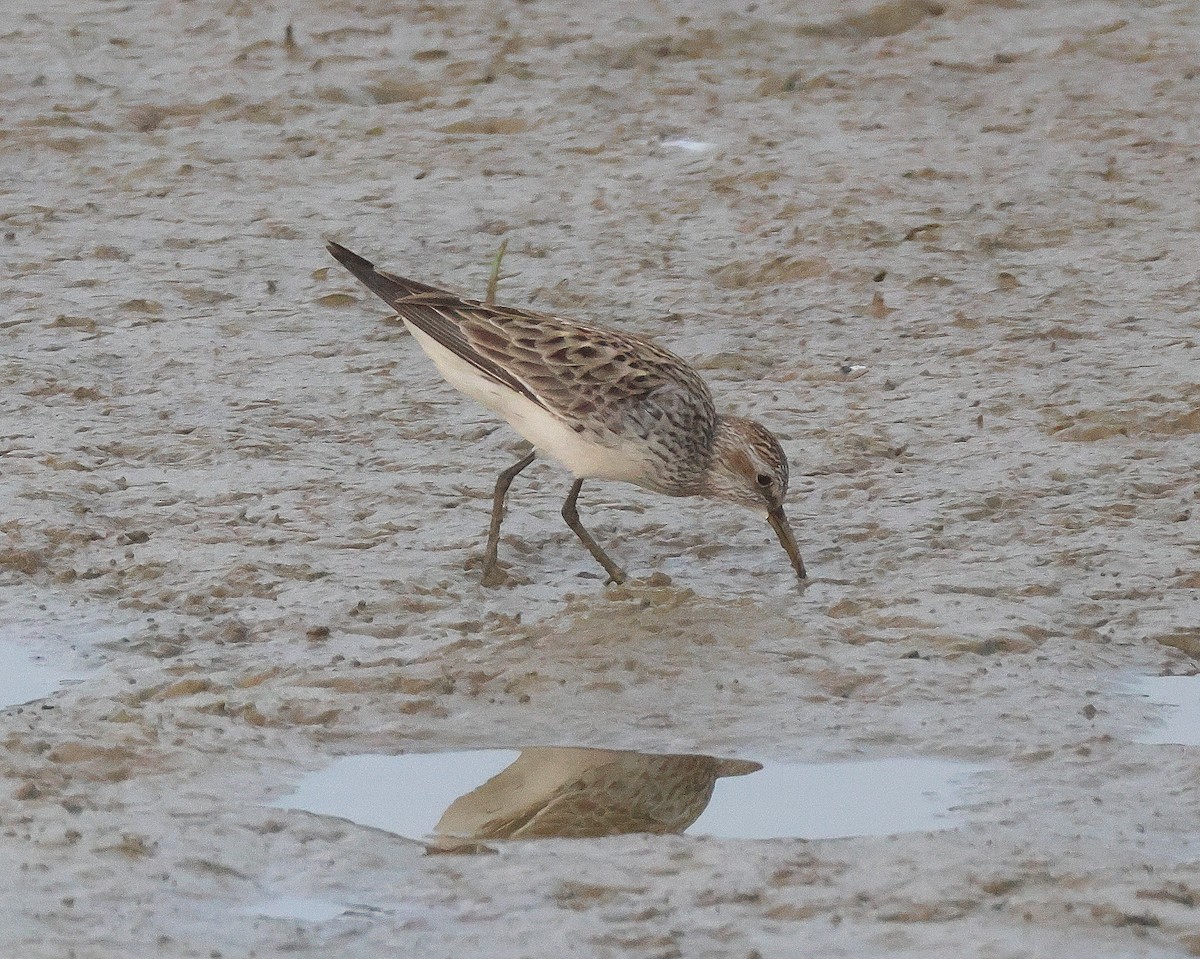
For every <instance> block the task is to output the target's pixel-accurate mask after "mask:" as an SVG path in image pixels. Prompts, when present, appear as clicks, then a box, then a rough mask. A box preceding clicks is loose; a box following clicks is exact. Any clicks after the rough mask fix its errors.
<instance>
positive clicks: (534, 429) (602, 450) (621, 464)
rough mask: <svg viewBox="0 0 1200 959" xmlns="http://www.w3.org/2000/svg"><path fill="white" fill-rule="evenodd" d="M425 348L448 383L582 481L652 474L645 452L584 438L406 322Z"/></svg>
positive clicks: (630, 478) (629, 479) (633, 478)
mask: <svg viewBox="0 0 1200 959" xmlns="http://www.w3.org/2000/svg"><path fill="white" fill-rule="evenodd" d="M404 325H405V326H407V327H408V329H409V332H410V333H412V335H413V339H414V340H416V341H417V343H418V344H419V345H420V347H421V349H423V350H424V351H425V353H426V354H427V355H428V356H429V358H430V359H431V360H433V362H434V364H435V365H436V366H437V368H438V371H439V372H440V373H441V374H442V376H444V377H445V378H446V382H447V383H449V384H450V385H451V386H453V387H454V388H455V389H456V390H458V391H459V392H460V393H465V394H466V395H467V396H469V397H471V398H472V399H473V400H477V401H478V402H480V403H482V404H483V405H484V406H486V407H487V408H488V409H491V410H495V411H496V412H497V413H499V414H500V415H501V416H503V417H504V418H505V419H506V420H508V422H509V424H510V425H511V426H512V428H513V429H515V430H516V431H517V432H518V433H520V434H521V435H522V436H524V437H525V439H527V440H529V442H530V443H532V444H533V445H534V446H535V447H536V448H537V449H538V450H540V451H541V452H542V453H544V454H545V455H547V456H550V457H552V458H553V459H556V460H558V461H559V462H560V463H562V464H563V466H565V467H566V468H567V469H569V470H570V471H571V472H572V473H573V474H574V475H575V476H576V478H578V479H587V478H594V479H611V480H623V481H625V482H628V483H636V482H638V479H639V478H640V477H642V476H644V475H645V474H646V472H647V470H646V468H645V456H644V455H638V451H636V450H629V449H628V448H626V447H621V448H616V449H614V448H610V447H607V446H601V445H599V444H597V443H593V442H589V441H588V440H586V439H584V436H583V434H580V433H577V432H575V430H573V429H572V428H571V427H570V426H568V425H567V424H566V423H564V422H563V421H562V420H560V419H559V418H558V417H556V416H554V415H553V414H551V413H549V412H548V411H547V410H545V409H544V408H543V407H541V406H539V405H538V404H537V403H534V402H533V401H532V400H530V399H529V398H527V397H525V396H522V395H521V394H520V393H517V392H514V391H513V390H511V389H509V388H508V387H507V386H502V385H500V384H499V383H496V382H495V381H493V380H491V379H489V378H488V377H486V376H484V375H483V374H482V373H481V372H479V370H477V369H476V368H475V367H473V366H472V365H471V364H470V363H468V362H467V361H466V360H464V359H462V358H461V357H459V356H457V355H455V354H454V353H452V352H451V351H450V350H448V349H446V348H445V347H444V346H442V345H441V344H440V343H438V342H437V340H435V339H433V338H432V337H431V336H429V335H428V334H426V333H423V332H421V330H419V329H417V328H416V327H414V326H413V325H412V324H411V323H409V322H408V321H407V320H405V322H404Z"/></svg>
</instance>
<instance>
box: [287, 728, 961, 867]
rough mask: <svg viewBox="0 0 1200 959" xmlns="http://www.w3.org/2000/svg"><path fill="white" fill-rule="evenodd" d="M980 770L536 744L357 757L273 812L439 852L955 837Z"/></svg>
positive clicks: (315, 776) (925, 763)
mask: <svg viewBox="0 0 1200 959" xmlns="http://www.w3.org/2000/svg"><path fill="white" fill-rule="evenodd" d="M978 771H980V767H978V766H972V765H968V764H965V763H956V762H948V761H944V760H934V759H881V760H872V761H868V762H847V763H803V764H787V763H765V764H764V763H757V762H752V761H749V760H741V759H720V758H717V757H714V756H703V755H690V754H688V755H682V754H656V753H639V752H630V751H626V750H601V749H576V748H566V747H544V746H538V747H530V748H527V749H523V750H520V751H518V750H500V749H497V750H476V751H471V752H451V753H425V754H420V753H418V754H410V755H404V756H376V755H362V756H347V757H344V758H342V759H338V760H336V761H334V762H333V763H331V764H330V765H329V766H328V767H326V768H325V769H322V770H319V771H317V772H315V773H312V774H311V775H309V776H307V777H305V778H304V779H303V780H302V781H301V782H300V784H299V785H298V787H297V789H296V791H295V792H293V793H292V794H291V795H289V796H285V797H283V798H282V799H280V800H278V801H277V802H276V803H274V804H273V805H275V806H277V807H279V808H283V809H298V810H304V811H307V812H311V813H317V814H321V815H328V816H337V817H339V818H342V819H348V820H350V821H352V822H356V823H359V824H361V825H364V826H372V827H375V828H378V829H384V830H386V831H388V832H392V833H396V834H398V835H401V836H407V837H409V838H412V839H422V838H425V837H432V841H433V843H434V845H435V847H436V848H454V847H456V846H459V847H464V848H465V847H468V846H470V844H471V842H472V841H473V840H494V839H532V838H543V837H551V836H556V837H577V838H582V837H596V836H613V835H619V834H623V833H634V832H648V833H682V832H685V831H686V832H687V833H688V834H690V835H706V836H717V837H721V838H730V839H776V838H785V837H800V838H806V839H831V838H836V837H844V836H879V835H890V834H893V833H900V832H914V831H931V830H937V829H948V828H953V827H955V826H958V825H960V824H961V823H962V820H961V818H960V817H957V816H955V815H954V814H953V809H954V807H955V806H957V805H958V804H960V803H961V801H962V793H963V787H964V785H965V782H966V780H967V779H968V778H969V777H970V776H971V775H972V774H974V773H976V772H978Z"/></svg>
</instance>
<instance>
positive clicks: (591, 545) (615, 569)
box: [562, 479, 625, 583]
mask: <svg viewBox="0 0 1200 959" xmlns="http://www.w3.org/2000/svg"><path fill="white" fill-rule="evenodd" d="M581 489H583V480H581V479H580V480H576V481H575V484H574V485H573V486H572V487H571V492H570V493H568V494H567V501H566V502H565V503H563V508H562V515H563V519H565V520H566V521H567V525H568V526H570V527H571V529H573V530H574V531H575V535H576V536H578V537H579V539H580V540H581V541H582V542H583V545H584V546H586V547H587V548H588V552H589V553H591V554H592V555H593V556H594V557H596V562H597V563H599V564H600V565H601V566H603V567H604V570H605V572H606V573H608V576H609V578H610V579H611V580H612V581H613V582H614V583H623V582H625V571H624V570H623V569H621V567H620V566H618V565H617V564H616V563H614V562H613V561H612V560H611V559H609V558H608V553H606V552H604V550H602V549H601V548H600V544H599V543H597V542H596V541H595V540H594V539H592V534H591V533H589V532H588V531H587V530H586V529H584V528H583V524H582V523H581V522H579V510H577V509H576V508H575V502H576V500H578V499H579V491H580V490H581Z"/></svg>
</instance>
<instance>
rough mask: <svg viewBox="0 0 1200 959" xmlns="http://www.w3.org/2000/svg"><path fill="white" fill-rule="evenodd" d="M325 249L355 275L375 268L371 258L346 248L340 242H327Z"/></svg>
mask: <svg viewBox="0 0 1200 959" xmlns="http://www.w3.org/2000/svg"><path fill="white" fill-rule="evenodd" d="M325 249H327V250H328V251H329V255H330V256H332V257H333V258H334V259H335V260H337V261H338V262H339V263H340V264H342V266H344V267H345V268H346V269H347V270H349V271H350V272H351V273H353V274H355V275H358V274H359V273H360V272H364V271H371V270H374V269H375V264H374V263H372V262H371V261H370V260H368V259H366V258H364V257H361V256H359V255H358V254H357V253H355V252H353V251H352V250H348V249H346V248H345V247H344V246H342V245H341V244H340V243H335V242H334V241H333V240H327V241H326V242H325Z"/></svg>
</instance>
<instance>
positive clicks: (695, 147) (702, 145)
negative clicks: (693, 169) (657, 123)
mask: <svg viewBox="0 0 1200 959" xmlns="http://www.w3.org/2000/svg"><path fill="white" fill-rule="evenodd" d="M663 146H665V147H674V148H675V149H676V150H686V151H687V152H688V153H707V152H708V151H709V150H712V149H713V148H714V147H715V146H716V144H715V143H709V142H708V141H707V140H692V139H687V138H682V139H677V140H664V141H663Z"/></svg>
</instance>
